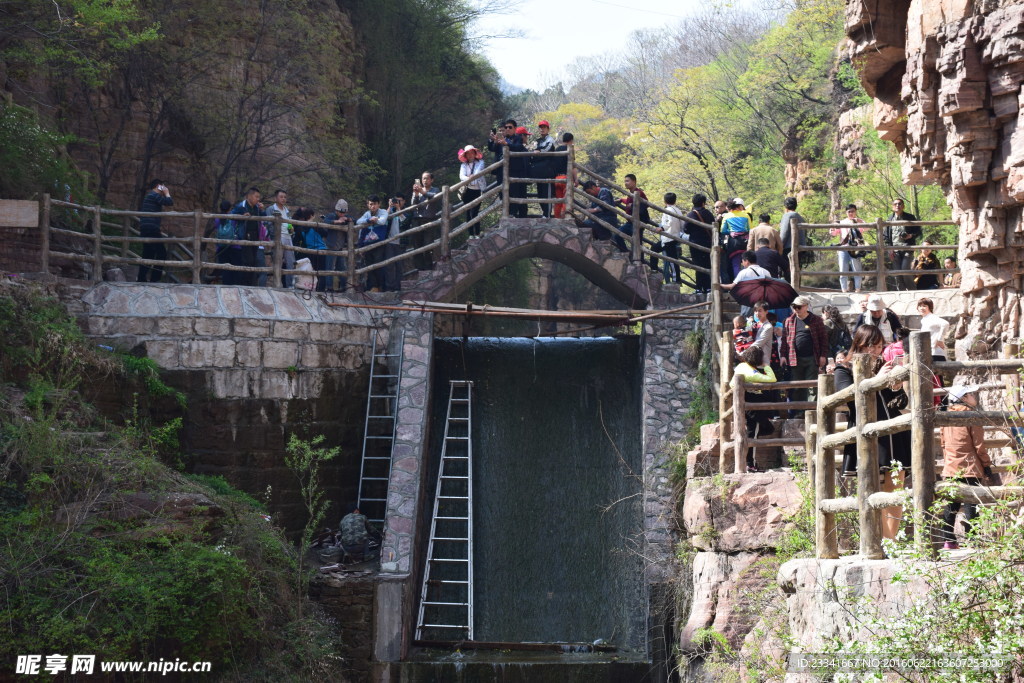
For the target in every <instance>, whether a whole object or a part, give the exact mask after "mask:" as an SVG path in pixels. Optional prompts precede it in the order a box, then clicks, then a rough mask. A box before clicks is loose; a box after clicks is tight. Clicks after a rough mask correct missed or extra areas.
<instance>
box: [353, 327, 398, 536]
mask: <svg viewBox="0 0 1024 683" xmlns="http://www.w3.org/2000/svg"><path fill="white" fill-rule="evenodd" d="M383 346H384V344H383V341H379V340H378V338H377V335H374V337H373V350H372V351H371V355H370V386H369V390H368V391H367V395H366V421H365V422H364V424H363V457H362V463H361V464H360V468H359V502H358V505H359V511H360V512H362V513H363V514H364V515H366V518H367V519H368V520H370V521H371V522H373V523H374V524H375V525H376V526H377V528H378V529H382V528H384V516H385V512H386V511H387V500H388V482H389V481H390V480H391V452H392V450H393V448H394V445H395V423H396V421H397V417H398V386H399V385H398V380H399V378H400V377H401V375H402V338H401V335H399V341H398V343H397V345H396V346H397V349H396V350H397V353H387V349H386V347H385V348H384V351H382V352H380V353H378V349H379V348H380V347H383ZM391 368H395V371H394V372H391Z"/></svg>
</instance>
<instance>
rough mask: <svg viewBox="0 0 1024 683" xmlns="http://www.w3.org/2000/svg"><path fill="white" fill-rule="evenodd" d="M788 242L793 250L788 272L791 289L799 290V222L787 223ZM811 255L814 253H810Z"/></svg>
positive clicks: (790, 255)
mask: <svg viewBox="0 0 1024 683" xmlns="http://www.w3.org/2000/svg"><path fill="white" fill-rule="evenodd" d="M789 241H790V244H792V245H793V249H792V250H790V252H789V272H790V273H791V279H792V282H790V283H789V284H791V285H793V289H795V290H797V291H799V290H800V221H797V220H792V219H791V220H790V221H789ZM811 253H812V254H813V253H814V252H811Z"/></svg>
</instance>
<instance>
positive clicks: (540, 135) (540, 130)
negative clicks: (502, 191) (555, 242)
mask: <svg viewBox="0 0 1024 683" xmlns="http://www.w3.org/2000/svg"><path fill="white" fill-rule="evenodd" d="M550 130H551V124H549V123H548V122H547V121H541V122H540V123H538V124H537V139H536V140H534V141H533V144H531V145H530V150H531V151H533V152H554V151H555V144H556V143H555V139H554V138H553V137H551V134H550ZM554 160H555V159H554V157H532V158H531V159H530V161H531V162H532V163H531V164H530V177H531V178H537V180H550V179H552V178H554V177H555V173H554V170H555V169H554V164H553V163H552V162H554ZM553 195H554V185H553V184H552V183H544V182H538V183H537V199H551V197H552V196H553ZM540 210H541V213H542V214H544V218H550V217H551V204H545V203H543V202H541V205H540Z"/></svg>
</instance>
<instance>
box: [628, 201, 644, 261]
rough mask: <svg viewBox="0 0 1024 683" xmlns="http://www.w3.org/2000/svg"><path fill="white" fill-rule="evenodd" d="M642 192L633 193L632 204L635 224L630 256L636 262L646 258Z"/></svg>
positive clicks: (631, 217) (631, 219) (632, 216)
mask: <svg viewBox="0 0 1024 683" xmlns="http://www.w3.org/2000/svg"><path fill="white" fill-rule="evenodd" d="M640 202H641V199H640V193H639V192H634V193H633V203H632V204H631V205H630V208H631V209H632V212H631V213H632V215H631V216H630V222H631V223H632V224H633V241H632V243H631V244H630V247H631V251H632V254H631V256H630V258H631V259H632V261H633V262H634V263H636V262H637V261H642V260H643V258H644V224H643V223H641V222H640Z"/></svg>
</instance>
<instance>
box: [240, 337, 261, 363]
mask: <svg viewBox="0 0 1024 683" xmlns="http://www.w3.org/2000/svg"><path fill="white" fill-rule="evenodd" d="M260 343H261V342H258V341H256V340H255V339H245V340H242V341H239V342H235V362H236V363H238V365H239V366H241V367H245V368H258V367H260V365H261V363H262V356H261V354H260Z"/></svg>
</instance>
